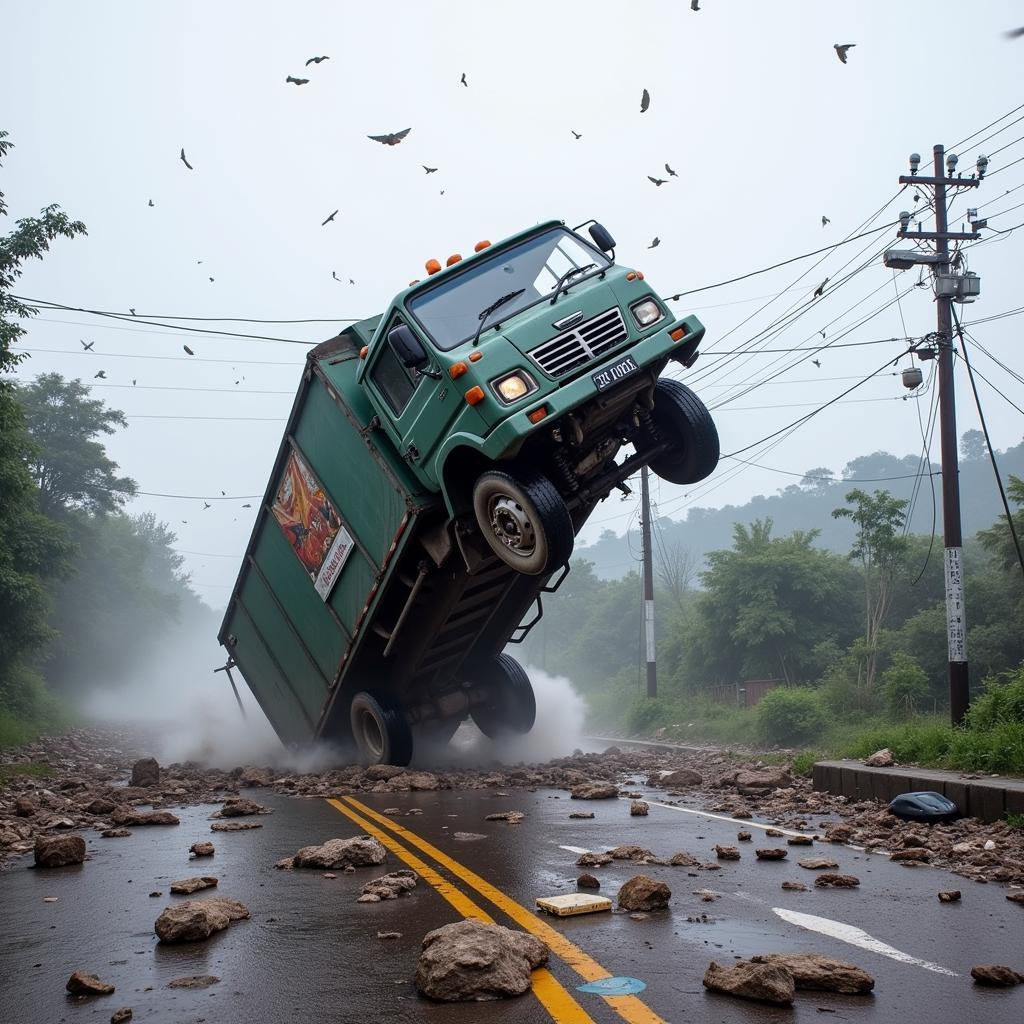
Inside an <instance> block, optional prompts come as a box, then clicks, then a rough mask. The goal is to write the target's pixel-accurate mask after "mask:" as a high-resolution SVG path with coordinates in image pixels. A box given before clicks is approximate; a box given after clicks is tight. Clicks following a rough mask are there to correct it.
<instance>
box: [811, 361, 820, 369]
mask: <svg viewBox="0 0 1024 1024" xmlns="http://www.w3.org/2000/svg"><path fill="white" fill-rule="evenodd" d="M811 362H812V363H814V365H815V366H816V367H817V368H818V369H819V370H820V369H821V360H820V359H812V360H811Z"/></svg>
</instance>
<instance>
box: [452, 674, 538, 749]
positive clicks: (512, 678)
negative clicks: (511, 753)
mask: <svg viewBox="0 0 1024 1024" xmlns="http://www.w3.org/2000/svg"><path fill="white" fill-rule="evenodd" d="M480 683H481V684H482V686H483V688H484V692H485V694H486V700H484V702H483V703H481V704H476V705H474V706H473V707H472V708H471V709H470V712H469V713H470V716H471V717H472V719H473V721H474V723H475V724H476V727H477V728H478V729H479V730H480V731H481V732H482V733H483V734H484V735H485V736H486V737H487V738H488V739H492V740H493V739H497V738H498V737H500V736H507V735H510V734H513V735H515V734H518V735H523V734H524V733H528V732H529V731H530V730H531V729H532V728H533V723H534V721H535V720H536V718H537V701H536V698H535V697H534V695H533V686H532V685H531V683H530V677H529V676H528V675H527V674H526V671H525V669H524V668H523V666H522V665H520V664H519V662H518V661H516V659H515V658H510V657H509V656H508V655H507V654H498V655H496V656H495V658H494V660H493V661H492V662H491V663H490V665H489V666H488V668H487V669H486V670H485V672H484V678H483V679H481V680H480Z"/></svg>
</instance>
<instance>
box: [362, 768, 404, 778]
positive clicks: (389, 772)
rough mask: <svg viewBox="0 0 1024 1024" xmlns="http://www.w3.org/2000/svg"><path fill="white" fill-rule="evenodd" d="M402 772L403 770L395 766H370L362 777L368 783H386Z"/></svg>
mask: <svg viewBox="0 0 1024 1024" xmlns="http://www.w3.org/2000/svg"><path fill="white" fill-rule="evenodd" d="M404 771H405V769H404V768H399V767H398V765H396V764H371V765H370V766H369V768H367V769H366V771H365V772H363V776H364V778H366V780H367V781H368V782H387V781H388V779H393V778H394V777H395V776H396V775H401V774H402V772H404Z"/></svg>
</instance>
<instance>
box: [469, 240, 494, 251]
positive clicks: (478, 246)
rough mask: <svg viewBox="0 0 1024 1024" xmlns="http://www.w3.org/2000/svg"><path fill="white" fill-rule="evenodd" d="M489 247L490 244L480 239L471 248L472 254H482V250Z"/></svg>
mask: <svg viewBox="0 0 1024 1024" xmlns="http://www.w3.org/2000/svg"><path fill="white" fill-rule="evenodd" d="M490 247H491V243H490V242H488V241H487V240H486V239H482V240H481V241H479V242H477V243H476V245H474V246H473V252H483V251H484V249H489V248H490Z"/></svg>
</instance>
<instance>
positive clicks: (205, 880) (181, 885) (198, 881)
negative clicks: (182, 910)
mask: <svg viewBox="0 0 1024 1024" xmlns="http://www.w3.org/2000/svg"><path fill="white" fill-rule="evenodd" d="M217 882H218V879H216V878H214V877H213V875H194V876H193V877H192V878H181V879H179V880H178V881H177V882H171V892H173V893H177V894H178V895H186V896H188V895H191V894H192V893H194V892H199V891H200V890H201V889H212V888H214V887H215V886H216V885H217Z"/></svg>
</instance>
